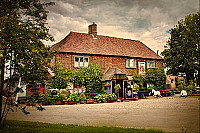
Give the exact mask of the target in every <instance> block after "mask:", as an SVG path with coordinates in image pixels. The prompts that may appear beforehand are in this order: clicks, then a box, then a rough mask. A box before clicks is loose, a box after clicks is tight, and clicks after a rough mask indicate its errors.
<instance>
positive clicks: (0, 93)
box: [0, 58, 5, 128]
mask: <svg viewBox="0 0 200 133" xmlns="http://www.w3.org/2000/svg"><path fill="white" fill-rule="evenodd" d="M0 61H1V66H0V67H1V75H0V79H1V82H0V128H2V127H3V122H2V120H3V116H2V109H3V108H2V105H3V97H2V96H3V87H4V69H5V59H3V58H2V59H1V60H0Z"/></svg>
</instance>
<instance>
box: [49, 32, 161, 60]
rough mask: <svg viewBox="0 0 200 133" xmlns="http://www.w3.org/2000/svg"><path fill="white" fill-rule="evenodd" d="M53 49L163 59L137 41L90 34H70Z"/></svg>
mask: <svg viewBox="0 0 200 133" xmlns="http://www.w3.org/2000/svg"><path fill="white" fill-rule="evenodd" d="M52 49H55V50H57V51H59V52H72V53H83V54H98V55H111V56H112V55H113V56H126V57H138V58H149V59H163V58H162V57H160V56H159V55H157V54H156V53H155V52H154V51H152V50H151V49H150V48H148V47H147V46H146V45H144V44H143V43H142V42H140V41H137V40H130V39H123V38H116V37H109V36H102V35H97V38H93V36H92V35H90V34H86V33H77V32H70V34H69V35H68V36H66V37H65V38H64V39H63V40H61V41H60V42H58V43H56V44H54V45H53V46H52Z"/></svg>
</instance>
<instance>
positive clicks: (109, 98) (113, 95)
mask: <svg viewBox="0 0 200 133" xmlns="http://www.w3.org/2000/svg"><path fill="white" fill-rule="evenodd" d="M107 99H108V100H113V101H114V100H116V99H117V95H116V94H115V93H113V94H108V95H107Z"/></svg>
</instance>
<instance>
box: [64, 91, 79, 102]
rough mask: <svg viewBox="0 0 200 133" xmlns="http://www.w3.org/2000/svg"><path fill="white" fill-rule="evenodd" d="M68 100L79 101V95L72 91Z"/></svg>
mask: <svg viewBox="0 0 200 133" xmlns="http://www.w3.org/2000/svg"><path fill="white" fill-rule="evenodd" d="M67 101H74V102H75V101H79V97H78V94H77V93H72V94H71V95H70V96H69V98H68V99H67Z"/></svg>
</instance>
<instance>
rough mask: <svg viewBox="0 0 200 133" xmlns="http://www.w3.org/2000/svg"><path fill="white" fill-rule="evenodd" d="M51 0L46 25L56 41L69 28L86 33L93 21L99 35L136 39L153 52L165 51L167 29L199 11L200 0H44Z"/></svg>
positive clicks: (67, 32)
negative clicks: (51, 3) (51, 4)
mask: <svg viewBox="0 0 200 133" xmlns="http://www.w3.org/2000/svg"><path fill="white" fill-rule="evenodd" d="M43 1H46V2H48V1H54V2H55V5H54V6H50V7H48V8H47V10H48V11H49V13H48V20H47V23H48V26H49V28H50V34H52V35H53V36H54V39H55V42H45V44H47V45H53V44H55V43H57V42H59V41H61V40H62V39H63V38H64V37H65V36H67V35H68V34H69V33H70V31H74V32H80V33H88V26H89V25H90V24H92V23H93V22H95V23H96V24H97V30H98V33H97V34H98V35H105V36H112V37H118V38H124V39H131V40H139V41H141V42H143V43H144V44H145V45H147V46H148V47H149V48H151V49H152V50H154V51H155V52H156V51H157V50H159V53H160V52H162V51H163V50H164V45H165V44H166V41H167V40H168V39H169V37H170V34H169V33H168V32H167V31H168V30H169V29H171V28H173V27H174V26H175V25H176V24H177V23H178V21H179V20H181V19H184V18H185V16H187V15H189V14H191V13H197V12H198V11H199V6H200V4H199V1H200V0H43Z"/></svg>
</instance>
